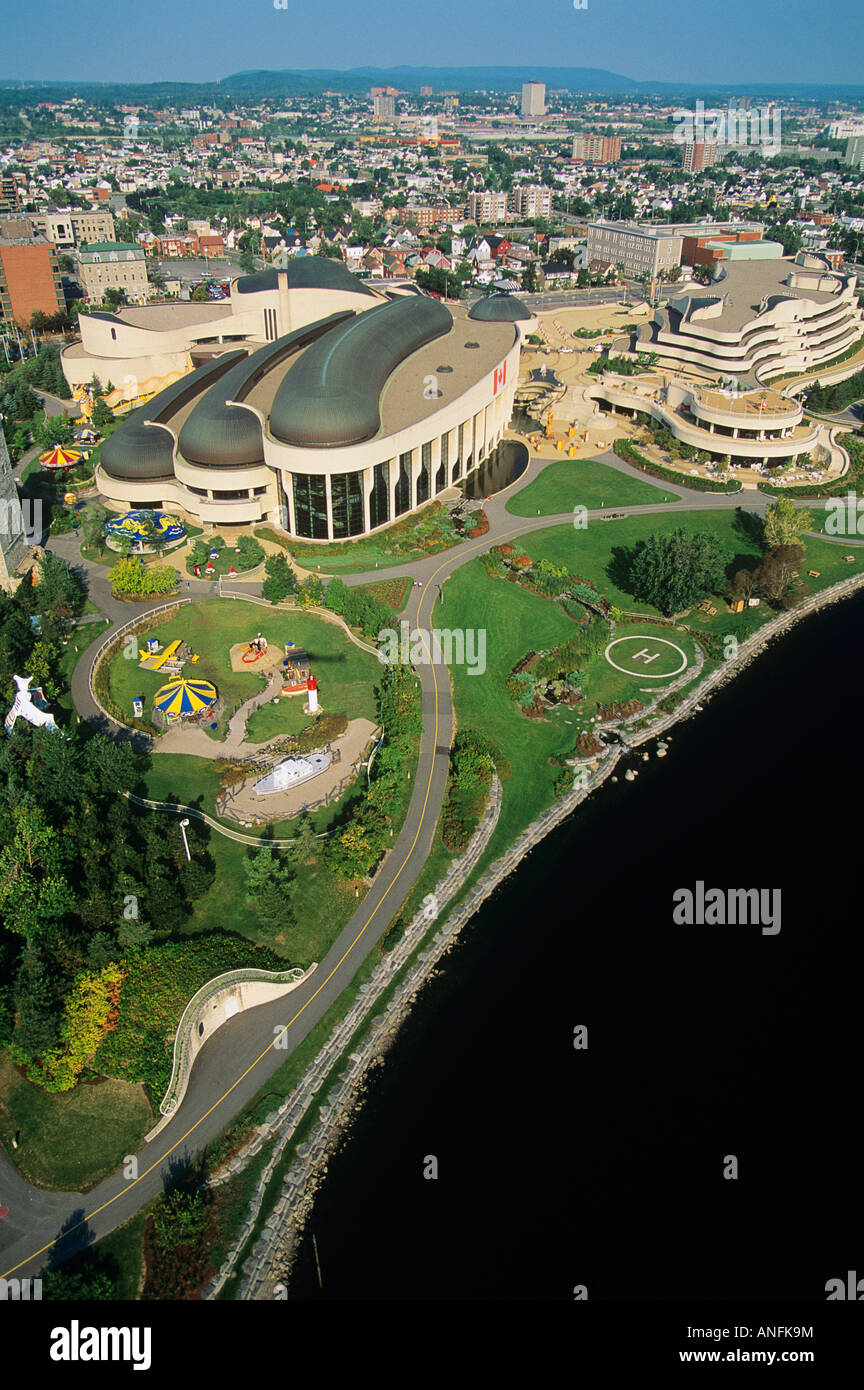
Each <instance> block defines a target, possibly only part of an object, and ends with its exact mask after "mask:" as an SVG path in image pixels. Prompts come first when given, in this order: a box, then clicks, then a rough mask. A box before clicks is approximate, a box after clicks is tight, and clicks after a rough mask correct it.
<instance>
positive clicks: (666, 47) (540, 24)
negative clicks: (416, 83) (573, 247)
mask: <svg viewBox="0 0 864 1390" xmlns="http://www.w3.org/2000/svg"><path fill="white" fill-rule="evenodd" d="M0 35H2V38H0V79H8V78H25V79H34V78H36V79H38V78H42V79H64V78H66V79H68V78H72V77H77V78H79V79H95V80H100V81H147V82H150V81H158V80H160V79H173V80H187V81H206V80H212V79H215V78H219V77H225V76H227V75H228V74H229V73H232V72H238V71H240V70H242V69H244V68H295V69H298V68H316V67H333V68H348V67H357V66H361V65H366V64H373V65H376V66H379V65H380V66H382V67H386V66H391V65H395V64H400V63H409V64H412V65H417V64H420V63H422V64H424V65H426V64H429V65H433V66H466V65H472V66H473V65H478V64H480V65H482V64H507V65H516V64H518V65H522V64H524V65H525V67H526V69H528V68H530V66H531V65H532V64H537V65H539V64H544V65H549V66H562V65H566V66H574V67H597V68H606V69H608V70H610V71H612V72H619V73H623V74H624V75H625V76H628V77H634V78H640V79H648V78H655V79H659V80H664V81H690V82H706V83H709V82H754V83H755V82H759V81H763V82H771V81H774V82H777V81H790V82H827V81H834V82H854V83H858V82H862V81H864V64H862V61H861V60H862V56H864V6H862V5H861V3H860V0H830V3H828V4H825V5H816V4H813V0H785V3H784V0H721V3H719V4H712V5H708V4H705V3H701V4H695V5H694V4H688V3H687V0H588V8H587V9H586V10H574V8H573V3H572V0H423V3H422V4H420V3H417V0H365V3H360V0H313V3H309V0H288V8H287V9H278V10H277V9H276V8H275V7H274V4H273V0H149V3H148V4H143V3H142V2H141V0H30V3H25V4H20V3H15V0H0ZM528 75H530V74H528Z"/></svg>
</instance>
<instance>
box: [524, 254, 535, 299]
mask: <svg viewBox="0 0 864 1390" xmlns="http://www.w3.org/2000/svg"><path fill="white" fill-rule="evenodd" d="M536 291H537V266H536V264H535V263H534V261H529V262H528V264H527V265H526V267H525V270H524V271H523V273H522V292H523V294H535V293H536Z"/></svg>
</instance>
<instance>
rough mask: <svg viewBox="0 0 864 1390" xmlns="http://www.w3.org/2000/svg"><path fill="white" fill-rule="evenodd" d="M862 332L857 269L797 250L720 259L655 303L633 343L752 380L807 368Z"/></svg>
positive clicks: (672, 359)
mask: <svg viewBox="0 0 864 1390" xmlns="http://www.w3.org/2000/svg"><path fill="white" fill-rule="evenodd" d="M862 335H864V311H862V309H861V308H860V306H859V304H858V280H857V276H855V275H854V274H846V273H844V272H842V271H838V270H832V269H831V267H830V265H829V263H828V261H827V259H826V258H825V257H824V256H820V255H819V254H818V253H817V252H808V251H799V253H798V255H797V256H796V257H795V258H794V260H790V259H779V260H756V261H740V262H729V263H728V264H727V263H726V262H724V263H723V267H722V269H721V272H720V276H719V278H718V279H717V280H715V281H714V282H713V283H712V284H711V285H709V286H707V287H705V288H702V287H697V286H695V285H693V286H690V287H685V288H684V289H682V292H681V293H680V294H679V295H676V296H674V297H673V298H670V299H669V300H667V302H666V304H665V305H664V306H663V307H662V308H658V309H656V310H655V312H654V316H653V320H652V321H651V322H650V323H648V324H645V325H643V327H642V329H641V331H640V335H639V341H638V343H637V346H638V348H639V349H640V350H643V351H652V352H656V353H658V354H659V356H660V357H661V358H662V359H663V362H664V363H670V364H675V365H678V366H694V367H697V368H701V369H703V370H706V371H708V372H716V373H717V374H718V375H720V376H724V377H730V376H731V377H736V378H738V379H739V380H741V381H742V382H743V383H744V384H745V385H758V384H761V383H763V382H766V381H768V380H770V379H771V378H772V377H777V376H779V375H785V374H787V373H796V372H808V371H813V370H814V369H817V368H818V367H819V365H820V364H821V363H828V362H831V361H833V360H834V359H836V358H837V357H840V356H842V355H843V354H844V353H845V352H847V351H848V350H849V349H850V348H851V347H853V346H854V345H855V344H856V343H857V342H858V340H859V339H860V338H861V337H862Z"/></svg>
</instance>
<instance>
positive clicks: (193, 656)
mask: <svg viewBox="0 0 864 1390" xmlns="http://www.w3.org/2000/svg"><path fill="white" fill-rule="evenodd" d="M138 658H139V660H138V665H139V666H140V668H141V670H142V671H160V672H162V674H163V675H166V676H179V674H180V672H181V671H182V670H183V667H184V666H185V665H186V662H187V661H188V662H190V663H193V664H194V662H196V661H197V660H198V653H197V652H193V650H192V648H191V647H190V645H189V643H188V642H184V641H183V640H182V638H180V637H178V638H177V639H176V641H174V642H169V643H168V645H167V647H161V646H160V645H159V642H158V641H157V640H156V638H155V637H150V638H148V640H147V644H146V646H144V647H139V648H138Z"/></svg>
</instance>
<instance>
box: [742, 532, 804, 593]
mask: <svg viewBox="0 0 864 1390" xmlns="http://www.w3.org/2000/svg"><path fill="white" fill-rule="evenodd" d="M803 558H804V547H803V546H801V545H777V546H773V547H772V548H771V549H770V550H767V551H766V552H765V554H764V555H763V557H762V559H761V561H760V562H759V564H758V565H757V566H756V569H755V571H754V577H755V582H756V587H757V588H758V590H759V593H760V594H762V595H763V597H764V598H767V599H769V600H770V601H771V602H772V603H781V602H782V601H783V600H784V599H786V598H787V597H788V596H789V590H790V588H791V585H792V581H793V579H794V578H795V575H796V573H797V571H798V566H799V565H800V564H801V561H802V559H803Z"/></svg>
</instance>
